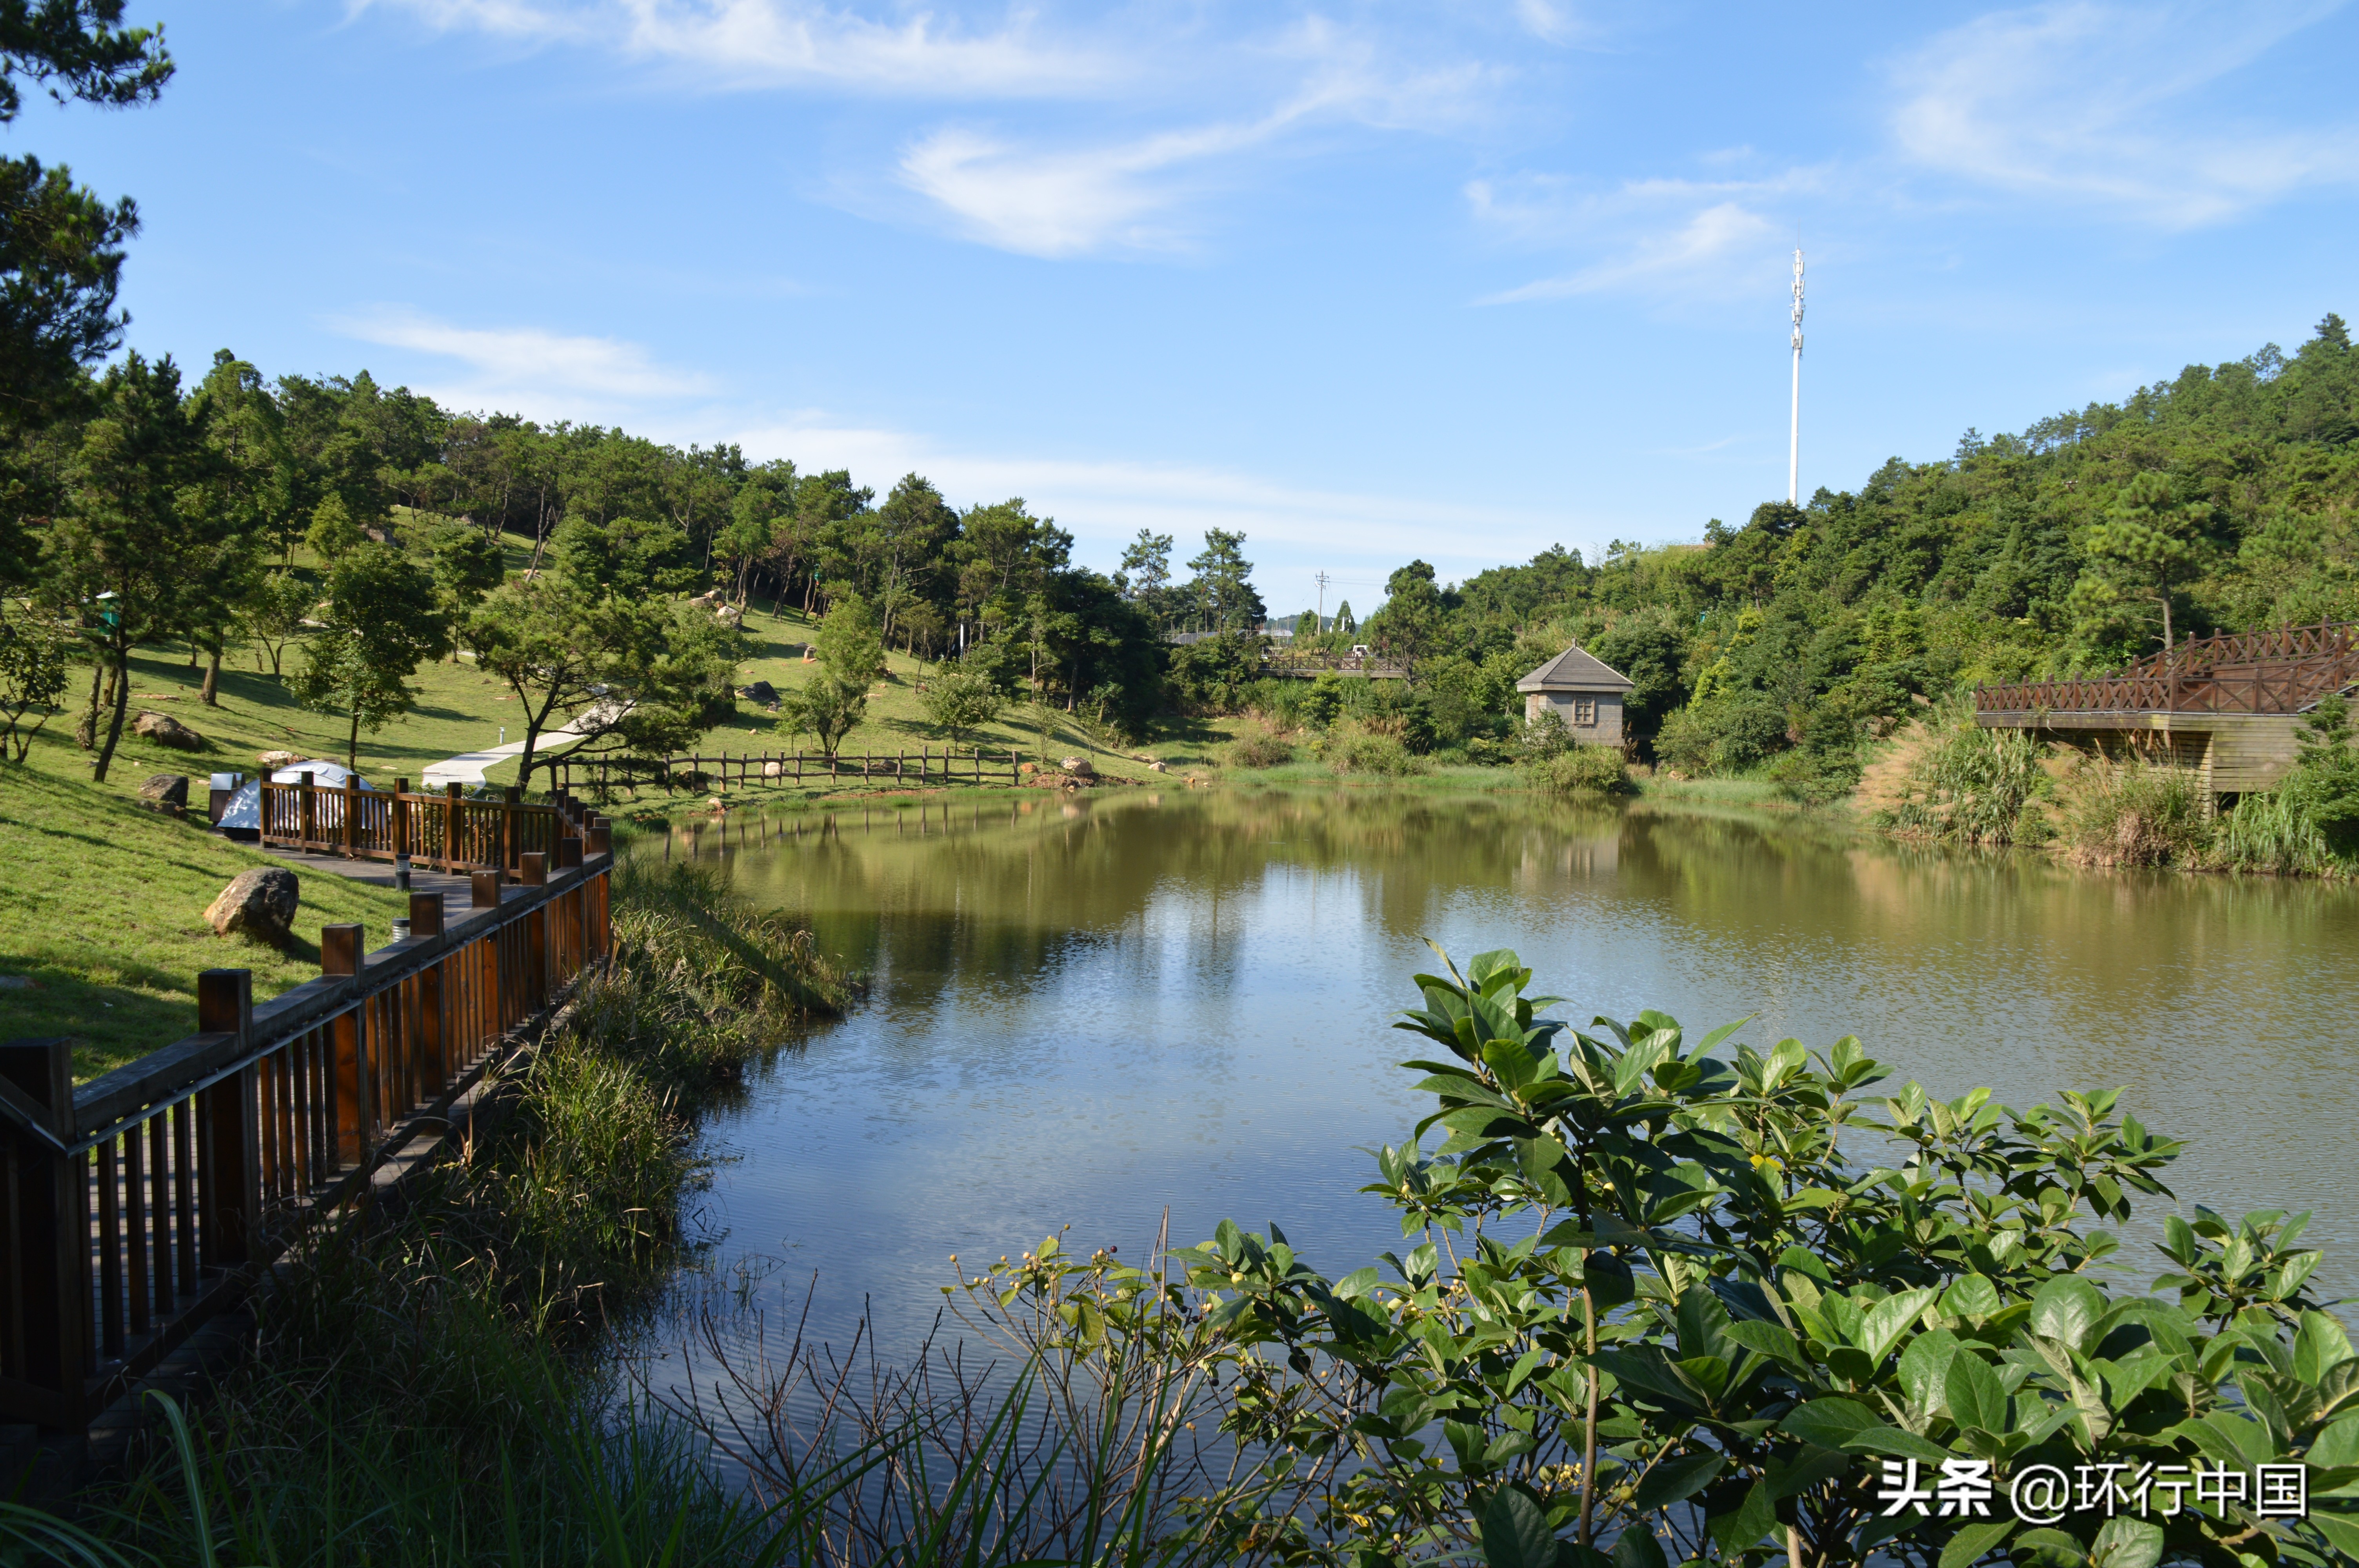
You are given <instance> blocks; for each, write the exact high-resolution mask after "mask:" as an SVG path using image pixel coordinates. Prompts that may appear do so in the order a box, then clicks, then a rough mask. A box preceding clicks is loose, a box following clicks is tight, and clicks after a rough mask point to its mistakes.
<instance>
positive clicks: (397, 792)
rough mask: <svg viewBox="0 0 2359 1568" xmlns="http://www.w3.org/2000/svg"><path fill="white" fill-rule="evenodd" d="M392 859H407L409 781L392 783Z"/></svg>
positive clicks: (398, 780) (401, 780)
mask: <svg viewBox="0 0 2359 1568" xmlns="http://www.w3.org/2000/svg"><path fill="white" fill-rule="evenodd" d="M393 858H394V859H395V860H408V859H409V781H408V779H396V780H394V781H393Z"/></svg>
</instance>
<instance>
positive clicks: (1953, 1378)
mask: <svg viewBox="0 0 2359 1568" xmlns="http://www.w3.org/2000/svg"><path fill="white" fill-rule="evenodd" d="M1941 1392H1942V1397H1943V1398H1944V1399H1946V1400H1948V1401H1949V1406H1950V1419H1951V1420H1952V1421H1954V1422H1957V1423H1958V1424H1959V1425H1960V1426H1971V1427H1978V1428H1980V1429H1981V1430H1982V1431H1984V1432H1987V1433H1992V1434H1994V1435H2004V1434H2005V1433H2006V1431H2007V1430H2008V1428H2009V1427H2011V1426H2012V1425H2013V1424H2014V1422H2013V1419H2012V1418H2011V1417H2010V1416H2009V1414H2008V1412H2007V1406H2008V1400H2007V1397H2006V1385H2005V1384H2003V1383H2001V1382H2000V1381H1999V1379H1998V1374H1997V1373H1996V1372H1994V1371H1992V1370H1991V1369H1990V1368H1989V1367H1988V1366H1986V1365H1985V1364H1984V1361H1983V1358H1982V1357H1979V1356H1976V1355H1975V1354H1974V1353H1973V1351H1971V1350H1966V1351H1961V1352H1960V1353H1959V1354H1958V1355H1956V1356H1953V1357H1951V1358H1950V1365H1949V1368H1948V1369H1947V1370H1946V1371H1944V1372H1943V1373H1942V1376H1941Z"/></svg>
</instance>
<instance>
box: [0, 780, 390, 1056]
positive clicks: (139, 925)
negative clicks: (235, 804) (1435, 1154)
mask: <svg viewBox="0 0 2359 1568" xmlns="http://www.w3.org/2000/svg"><path fill="white" fill-rule="evenodd" d="M66 749H67V750H68V751H71V750H72V747H71V745H69V746H68V747H67V748H66ZM75 755H77V756H79V755H80V753H79V752H76V753H75ZM156 771H158V772H161V771H163V770H161V769H158V770H156ZM170 771H171V772H174V773H187V772H190V769H189V768H188V767H187V766H186V765H185V764H183V765H179V766H175V767H173V768H172V769H171V770H170ZM144 776H145V773H139V774H137V775H136V776H133V777H132V778H131V779H130V780H129V785H130V787H126V788H120V789H118V788H114V787H112V786H110V787H107V788H103V789H101V788H96V787H93V786H92V784H90V782H89V781H88V780H87V779H86V778H84V779H69V778H60V777H59V776H57V774H56V773H54V772H53V771H50V770H46V769H44V770H39V771H30V770H18V769H15V768H10V769H6V770H5V771H0V866H5V867H6V868H7V871H6V874H5V877H0V975H11V976H17V977H23V978H28V979H31V980H32V982H33V985H32V987H30V988H21V989H20V988H10V989H0V1040H14V1039H21V1038H24V1037H26V1036H39V1035H52V1034H69V1035H72V1036H74V1037H75V1039H76V1041H77V1042H78V1044H77V1046H76V1049H75V1052H74V1072H75V1075H76V1076H77V1077H83V1078H87V1077H92V1076H96V1075H97V1074H99V1073H103V1072H104V1071H106V1070H107V1069H108V1068H110V1067H114V1066H117V1065H121V1064H122V1063H124V1062H127V1061H129V1060H131V1059H132V1058H133V1057H135V1056H138V1055H142V1054H146V1053H147V1052H149V1051H152V1050H154V1049H156V1048H157V1047H158V1046H160V1045H168V1044H171V1043H172V1042H173V1041H175V1040H178V1039H179V1038H180V1037H181V1036H182V1035H184V1034H190V1033H194V1032H195V1030H196V1027H197V971H198V970H200V969H208V968H245V969H252V970H253V971H254V992H255V999H256V1000H260V999H262V998H265V997H272V996H276V995H277V994H278V993H279V992H281V991H283V990H286V989H288V988H290V987H292V986H297V985H300V984H301V983H302V982H303V981H305V980H309V979H317V978H318V977H319V973H320V927H321V926H322V925H338V924H343V923H348V922H353V921H357V922H359V923H360V924H361V925H364V926H366V927H367V934H368V938H369V945H370V946H377V945H378V944H380V943H382V942H383V941H384V940H385V939H386V935H387V934H388V933H389V931H390V929H391V925H392V922H393V920H394V917H395V916H397V915H400V914H408V902H407V900H406V899H405V898H404V897H403V896H402V895H401V894H398V893H396V892H393V891H392V890H391V889H389V888H379V887H373V886H371V885H369V884H368V883H365V882H356V881H345V880H344V879H342V878H340V877H323V876H316V875H311V874H310V873H304V874H303V877H302V883H303V892H302V905H301V908H300V909H299V912H298V914H297V915H296V921H295V934H296V941H295V943H294V945H293V946H292V947H291V949H290V950H289V951H287V952H284V953H281V952H278V951H277V950H276V949H273V948H270V947H266V946H263V945H261V944H260V943H256V942H252V941H248V940H247V939H245V937H242V936H239V937H230V938H226V939H224V938H223V937H219V936H216V935H213V932H212V927H211V926H210V925H206V924H205V906H206V905H207V904H209V903H212V901H213V898H214V896H215V895H216V894H218V893H219V892H221V890H222V889H223V886H225V885H226V884H227V883H228V882H229V881H230V879H231V878H233V877H234V876H236V875H237V874H238V873H239V872H240V871H245V870H246V869H248V868H249V867H253V866H267V865H275V864H277V863H278V862H277V861H274V860H271V859H270V858H269V857H268V856H266V855H264V854H262V853H260V852H259V851H258V850H255V849H249V848H247V847H246V846H245V845H242V844H234V843H232V842H230V841H229V840H228V839H226V838H223V837H221V835H219V834H218V833H214V832H212V830H211V829H209V828H206V827H202V826H201V824H200V823H199V822H197V821H194V820H191V821H175V820H173V819H172V818H170V817H168V816H158V814H156V813H155V812H152V811H149V810H147V808H145V807H144V806H140V805H138V804H137V802H136V800H135V799H134V798H132V797H133V795H134V792H135V790H136V785H137V783H138V780H139V778H140V777H144ZM194 782H195V786H196V788H197V789H198V790H200V791H201V789H202V786H203V780H202V779H198V780H196V781H194ZM197 798H198V799H200V800H201V795H198V796H197Z"/></svg>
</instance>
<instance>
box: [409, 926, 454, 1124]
mask: <svg viewBox="0 0 2359 1568" xmlns="http://www.w3.org/2000/svg"><path fill="white" fill-rule="evenodd" d="M409 934H410V935H412V936H440V935H442V895H441V894H440V893H439V892H414V893H411V894H410V895H409ZM442 1010H443V1000H442V965H441V964H440V963H439V962H437V963H434V964H429V965H428V966H427V967H426V968H423V969H420V970H419V971H418V1020H417V1030H418V1050H417V1052H416V1053H415V1054H416V1055H417V1058H418V1061H419V1065H420V1069H421V1071H422V1073H423V1074H424V1076H425V1078H426V1080H427V1084H428V1087H427V1089H426V1091H425V1093H424V1096H423V1098H426V1099H429V1100H431V1099H433V1098H435V1097H436V1096H437V1095H440V1093H441V1092H442V1091H443V1089H444V1088H446V1087H449V1085H450V1082H451V1059H450V1054H449V1049H448V1044H447V1038H448V1037H447V1032H446V1031H445V1029H444V1027H443V1019H442Z"/></svg>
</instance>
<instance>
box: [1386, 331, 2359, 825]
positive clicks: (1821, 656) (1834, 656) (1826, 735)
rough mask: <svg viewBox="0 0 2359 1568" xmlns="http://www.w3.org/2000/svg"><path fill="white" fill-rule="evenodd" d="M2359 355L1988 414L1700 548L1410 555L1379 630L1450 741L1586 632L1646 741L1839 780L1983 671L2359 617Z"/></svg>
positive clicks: (2342, 347) (2335, 343)
mask: <svg viewBox="0 0 2359 1568" xmlns="http://www.w3.org/2000/svg"><path fill="white" fill-rule="evenodd" d="M2354 432H2359V356H2354V354H2353V352H2352V351H2351V340H2350V333H2349V330H2348V329H2347V328H2346V327H2345V325H2344V323H2343V319H2342V318H2341V317H2339V316H2333V315H2329V316H2328V317H2327V318H2326V319H2324V320H2323V321H2321V323H2320V324H2319V326H2318V329H2317V332H2316V335H2315V336H2314V337H2312V338H2311V339H2310V341H2309V342H2307V343H2305V344H2303V345H2302V347H2301V349H2300V351H2299V352H2298V353H2296V354H2294V355H2292V356H2290V357H2288V356H2287V355H2286V354H2284V353H2283V352H2282V351H2279V350H2278V349H2277V346H2276V345H2274V344H2272V345H2270V346H2268V347H2266V348H2264V349H2262V350H2261V351H2259V352H2257V353H2256V354H2253V355H2252V356H2250V357H2249V358H2246V359H2243V360H2238V361H2234V362H2231V363H2227V364H2223V365H2218V366H2212V367H2206V366H2203V365H2190V366H2189V367H2188V368H2187V369H2186V370H2185V371H2183V372H2181V373H2180V375H2179V376H2178V378H2177V379H2176V380H2173V381H2169V382H2163V383H2158V384H2155V385H2153V386H2148V387H2144V388H2141V389H2140V390H2138V391H2137V392H2136V394H2134V395H2132V396H2130V397H2129V398H2128V399H2126V400H2125V402H2123V403H2121V404H2119V405H2115V404H2092V405H2090V406H2088V407H2087V408H2086V409H2083V410H2082V411H2081V412H2080V413H2077V414H2065V415H2060V416H2057V417H2055V418H2052V419H2045V420H2042V421H2040V422H2039V423H2038V424H2037V425H2035V426H2033V427H2031V428H2030V429H2028V430H2027V431H2025V432H2024V433H2023V434H2022V435H2020V436H2007V435H2001V436H1995V437H1991V438H1984V437H1983V436H1982V435H1980V434H1979V433H1977V432H1975V431H1972V430H1969V431H1968V432H1967V433H1966V435H1965V438H1963V439H1962V440H1961V441H1960V442H1959V444H1958V449H1957V451H1956V452H1955V454H1954V455H1952V456H1951V458H1950V459H1949V460H1946V461H1940V462H1930V463H1910V462H1908V461H1905V460H1901V459H1899V458H1895V459H1893V460H1890V461H1888V462H1886V464H1885V465H1884V466H1883V467H1882V468H1880V469H1878V470H1876V471H1875V473H1874V474H1872V475H1870V476H1869V477H1868V479H1867V481H1866V482H1865V483H1864V484H1863V485H1862V486H1861V487H1860V488H1859V489H1858V490H1857V491H1844V492H1832V491H1828V490H1823V489H1822V490H1821V491H1819V492H1818V493H1817V494H1815V495H1813V496H1812V497H1811V498H1810V503H1809V504H1808V505H1807V506H1801V507H1795V506H1790V505H1787V504H1785V503H1782V502H1772V503H1766V504H1764V505H1761V506H1759V507H1756V508H1755V510H1754V512H1753V514H1752V516H1751V517H1750V518H1749V519H1748V520H1747V521H1746V522H1745V524H1744V525H1743V526H1742V527H1737V528H1731V527H1728V526H1726V525H1724V524H1722V523H1721V522H1719V521H1718V520H1717V519H1715V520H1713V521H1712V523H1710V524H1707V526H1706V528H1705V535H1704V541H1703V543H1702V544H1701V545H1696V546H1669V547H1660V548H1641V547H1639V546H1634V545H1626V544H1623V543H1619V542H1616V543H1615V544H1614V545H1612V546H1609V547H1608V550H1607V553H1606V558H1605V559H1604V560H1603V561H1601V562H1597V563H1589V562H1584V561H1583V560H1582V558H1581V556H1580V554H1579V553H1578V552H1576V551H1569V550H1564V549H1561V548H1555V549H1550V550H1547V551H1544V552H1542V553H1541V554H1540V555H1538V556H1537V557H1533V559H1532V560H1531V561H1529V562H1528V563H1527V564H1525V565H1522V566H1510V567H1498V568H1494V569H1492V570H1489V571H1486V572H1484V573H1482V574H1480V575H1479V576H1476V577H1474V578H1472V579H1468V580H1467V581H1465V582H1462V583H1459V584H1456V585H1454V586H1450V587H1443V586H1441V585H1439V584H1437V583H1436V581H1435V579H1434V573H1433V570H1432V568H1430V567H1428V566H1426V565H1425V564H1424V563H1422V562H1412V563H1411V564H1410V565H1408V566H1407V567H1404V568H1401V569H1400V570H1398V571H1397V572H1395V573H1394V574H1393V575H1392V579H1391V581H1390V584H1389V587H1388V594H1389V597H1388V598H1387V600H1386V603H1385V605H1384V607H1383V608H1382V609H1381V610H1380V611H1377V612H1376V613H1375V614H1374V615H1371V616H1370V617H1368V619H1367V622H1366V623H1365V625H1364V626H1363V627H1362V628H1361V629H1360V631H1359V639H1360V640H1361V641H1364V642H1368V643H1372V644H1374V645H1375V646H1376V647H1377V648H1378V649H1379V650H1380V651H1382V652H1385V653H1387V654H1392V655H1394V656H1397V657H1407V658H1410V659H1414V660H1416V661H1417V662H1418V669H1419V685H1420V686H1422V687H1424V688H1426V690H1427V691H1428V692H1430V693H1431V694H1432V696H1431V697H1430V699H1429V706H1430V708H1432V709H1433V710H1434V711H1435V712H1436V713H1437V714H1438V715H1440V716H1441V717H1442V718H1443V719H1445V720H1447V722H1444V723H1443V724H1442V725H1441V726H1440V734H1439V735H1438V737H1437V740H1436V742H1435V743H1436V744H1437V745H1440V746H1445V747H1446V746H1448V745H1449V744H1451V742H1452V741H1453V740H1455V739H1457V738H1458V736H1457V735H1453V734H1452V733H1451V730H1453V729H1455V730H1458V732H1459V734H1460V735H1462V734H1464V733H1467V732H1468V728H1467V727H1468V726H1470V725H1471V726H1474V727H1480V726H1482V725H1484V724H1486V723H1488V722H1489V715H1491V714H1494V713H1496V712H1498V711H1500V710H1501V708H1503V706H1504V705H1506V703H1508V702H1509V701H1511V700H1512V699H1511V697H1509V696H1508V690H1509V687H1511V684H1512V681H1513V680H1514V678H1515V677H1516V676H1517V675H1520V674H1521V673H1522V672H1523V669H1525V668H1528V667H1529V665H1528V664H1527V662H1526V661H1527V660H1531V659H1533V658H1534V657H1535V656H1536V655H1538V654H1541V653H1542V652H1543V651H1544V650H1548V649H1549V648H1550V647H1551V645H1554V646H1559V647H1560V646H1561V645H1562V644H1563V643H1567V642H1571V641H1575V640H1577V641H1579V642H1580V643H1582V645H1583V646H1584V647H1586V648H1588V649H1589V650H1590V651H1591V652H1592V653H1593V654H1596V655H1597V656H1598V657H1600V658H1602V659H1603V660H1604V661H1605V662H1606V663H1607V664H1609V665H1614V667H1616V668H1617V669H1620V670H1621V671H1622V672H1623V673H1625V675H1627V676H1630V678H1631V679H1632V680H1634V681H1636V683H1637V689H1636V692H1635V693H1634V694H1633V704H1632V718H1633V719H1634V720H1635V731H1636V735H1637V737H1638V744H1639V745H1640V746H1641V747H1642V748H1643V749H1644V750H1645V751H1647V752H1648V753H1650V754H1652V755H1655V756H1657V757H1658V758H1660V759H1663V760H1667V761H1669V762H1673V763H1675V764H1677V765H1679V766H1680V767H1682V768H1684V769H1686V770H1688V771H1690V772H1707V771H1726V772H1734V771H1738V770H1743V769H1748V768H1754V767H1757V766H1759V765H1761V764H1763V763H1765V762H1767V763H1770V764H1771V765H1772V767H1773V771H1778V770H1782V771H1788V772H1791V773H1794V774H1796V775H1797V776H1809V777H1814V778H1828V779H1832V780H1839V779H1840V778H1841V776H1842V775H1843V774H1844V773H1848V772H1850V771H1852V770H1854V769H1855V768H1856V766H1857V762H1858V758H1859V755H1860V743H1861V742H1862V741H1863V740H1864V739H1866V738H1868V737H1871V736H1873V735H1875V734H1879V733H1882V732H1884V731H1885V730H1887V729H1888V728H1889V727H1890V726H1892V725H1893V724H1894V723H1895V722H1896V721H1897V720H1899V719H1902V718H1903V717H1904V716H1905V715H1907V714H1908V713H1909V712H1910V711H1911V710H1912V708H1913V707H1915V706H1916V705H1918V704H1919V703H1920V702H1922V701H1925V700H1930V699H1933V698H1937V697H1940V695H1942V694H1943V693H1945V692H1948V691H1951V690H1953V689H1954V688H1956V687H1960V686H1962V685H1966V684H1970V683H1973V682H1975V681H1980V680H1989V679H2012V678H2020V677H2024V676H2032V675H2039V674H2063V673H2071V672H2079V671H2086V670H2094V669H2101V668H2105V667H2108V666H2113V665H2120V664H2122V663H2125V662H2126V661H2128V660H2130V659H2133V658H2136V657H2139V656H2142V655H2144V654H2149V653H2152V652H2154V651H2156V650H2157V649H2158V648H2159V647H2160V646H2161V645H2162V642H2163V639H2164V638H2165V636H2166V635H2168V636H2170V637H2172V638H2175V639H2177V640H2180V641H2184V640H2185V639H2186V638H2187V637H2189V636H2190V635H2196V634H2203V633H2212V632H2215V631H2245V630H2250V629H2253V628H2256V627H2262V626H2269V625H2276V624H2280V623H2285V622H2315V621H2321V620H2340V619H2359V446H2354V440H2353V437H2354Z"/></svg>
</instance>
